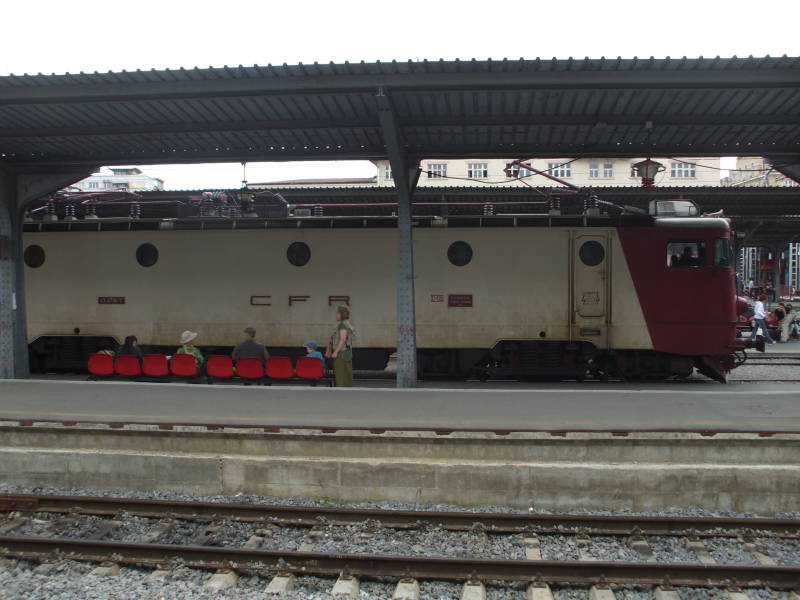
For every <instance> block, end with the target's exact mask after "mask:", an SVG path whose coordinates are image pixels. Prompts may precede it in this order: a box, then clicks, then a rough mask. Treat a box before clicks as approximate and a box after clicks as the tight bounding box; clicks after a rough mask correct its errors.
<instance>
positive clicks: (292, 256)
mask: <svg viewBox="0 0 800 600" xmlns="http://www.w3.org/2000/svg"><path fill="white" fill-rule="evenodd" d="M286 259H287V260H288V261H289V262H290V263H292V264H293V265H294V266H295V267H303V266H305V265H306V264H308V261H310V260H311V248H309V247H308V244H306V243H305V242H292V243H291V244H289V247H288V248H287V249H286Z"/></svg>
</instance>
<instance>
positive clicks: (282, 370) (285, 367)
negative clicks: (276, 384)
mask: <svg viewBox="0 0 800 600" xmlns="http://www.w3.org/2000/svg"><path fill="white" fill-rule="evenodd" d="M267 377H269V378H270V379H291V378H292V377H294V369H293V368H292V359H291V358H289V357H288V356H270V357H269V358H268V359H267Z"/></svg>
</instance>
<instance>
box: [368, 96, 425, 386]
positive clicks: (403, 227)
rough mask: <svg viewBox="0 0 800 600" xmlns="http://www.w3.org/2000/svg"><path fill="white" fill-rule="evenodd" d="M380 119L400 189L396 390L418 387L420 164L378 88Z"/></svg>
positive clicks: (387, 150) (398, 209)
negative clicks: (416, 200) (415, 213)
mask: <svg viewBox="0 0 800 600" xmlns="http://www.w3.org/2000/svg"><path fill="white" fill-rule="evenodd" d="M376 98H377V102H378V118H379V120H380V125H381V132H382V134H383V142H384V145H385V146H386V152H387V154H388V156H389V164H390V165H391V167H392V174H393V176H394V185H395V188H396V189H397V387H399V388H413V387H416V385H417V325H416V321H417V317H416V308H415V302H414V232H413V228H412V223H411V201H412V198H413V196H414V189H415V188H416V187H417V181H418V180H419V175H420V170H419V160H415V159H411V158H410V157H409V155H408V152H407V150H406V148H405V142H404V140H403V133H402V131H401V130H400V127H399V125H398V123H397V118H396V116H395V113H394V110H393V108H392V103H391V100H390V98H389V96H387V95H386V91H385V90H384V89H383V88H378V93H377V96H376Z"/></svg>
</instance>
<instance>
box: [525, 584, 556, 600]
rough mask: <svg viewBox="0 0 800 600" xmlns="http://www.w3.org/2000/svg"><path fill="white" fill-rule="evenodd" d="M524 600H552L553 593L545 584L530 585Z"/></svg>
mask: <svg viewBox="0 0 800 600" xmlns="http://www.w3.org/2000/svg"><path fill="white" fill-rule="evenodd" d="M525 600H553V592H552V591H550V586H549V585H547V584H546V583H532V584H530V585H529V586H528V589H527V590H526V591H525Z"/></svg>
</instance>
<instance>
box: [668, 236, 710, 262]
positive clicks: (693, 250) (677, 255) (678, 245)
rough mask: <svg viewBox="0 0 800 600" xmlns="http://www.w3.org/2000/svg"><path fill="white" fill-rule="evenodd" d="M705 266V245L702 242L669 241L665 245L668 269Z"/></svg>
mask: <svg viewBox="0 0 800 600" xmlns="http://www.w3.org/2000/svg"><path fill="white" fill-rule="evenodd" d="M705 264H706V243H705V242H704V241H703V240H671V241H670V242H668V243H667V266H668V267H670V268H689V267H702V266H704V265H705Z"/></svg>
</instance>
